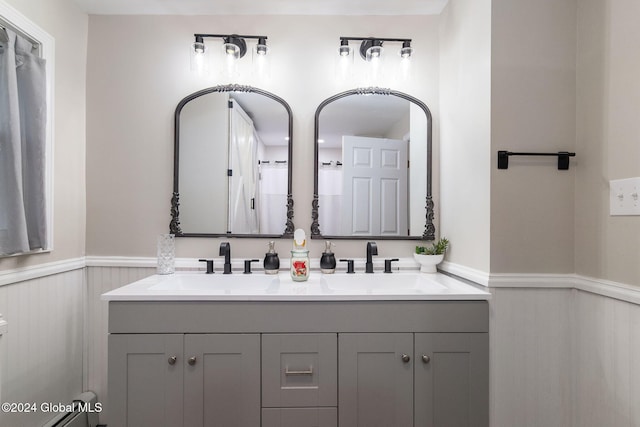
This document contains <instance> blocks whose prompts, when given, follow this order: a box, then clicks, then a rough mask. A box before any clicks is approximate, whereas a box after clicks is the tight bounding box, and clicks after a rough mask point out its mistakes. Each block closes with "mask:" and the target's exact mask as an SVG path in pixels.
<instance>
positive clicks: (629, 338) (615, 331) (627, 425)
mask: <svg viewBox="0 0 640 427" xmlns="http://www.w3.org/2000/svg"><path fill="white" fill-rule="evenodd" d="M574 292H575V315H576V323H577V333H576V336H575V340H574V343H575V344H574V345H575V352H574V360H575V364H574V378H575V379H574V380H575V396H574V401H575V414H574V417H575V423H574V426H576V427H578V426H579V427H603V426H612V427H614V426H615V427H637V426H640V306H638V305H636V304H631V303H628V302H625V301H619V300H616V299H612V298H606V297H602V296H599V295H594V294H591V293H588V292H583V291H578V290H576V291H574Z"/></svg>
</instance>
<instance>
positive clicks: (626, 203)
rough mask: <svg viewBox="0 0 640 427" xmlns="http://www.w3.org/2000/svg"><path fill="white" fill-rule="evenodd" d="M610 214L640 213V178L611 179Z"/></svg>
mask: <svg viewBox="0 0 640 427" xmlns="http://www.w3.org/2000/svg"><path fill="white" fill-rule="evenodd" d="M609 214H610V215H612V216H618V215H640V178H628V179H616V180H613V181H609Z"/></svg>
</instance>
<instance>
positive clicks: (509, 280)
mask: <svg viewBox="0 0 640 427" xmlns="http://www.w3.org/2000/svg"><path fill="white" fill-rule="evenodd" d="M575 278H576V276H575V275H573V274H528V273H526V274H513V273H495V274H491V275H490V276H489V287H491V288H560V289H567V288H569V289H571V288H575V286H576V280H575Z"/></svg>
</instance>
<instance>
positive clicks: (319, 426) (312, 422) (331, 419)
mask: <svg viewBox="0 0 640 427" xmlns="http://www.w3.org/2000/svg"><path fill="white" fill-rule="evenodd" d="M337 426H338V409H337V408H265V409H263V410H262V427H337Z"/></svg>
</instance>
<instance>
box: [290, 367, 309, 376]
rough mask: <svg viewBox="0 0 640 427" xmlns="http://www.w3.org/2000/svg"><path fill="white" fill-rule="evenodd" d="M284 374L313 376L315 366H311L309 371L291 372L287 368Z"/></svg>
mask: <svg viewBox="0 0 640 427" xmlns="http://www.w3.org/2000/svg"><path fill="white" fill-rule="evenodd" d="M284 374H285V375H313V366H309V370H308V371H290V370H289V367H288V366H287V367H286V368H284Z"/></svg>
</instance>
